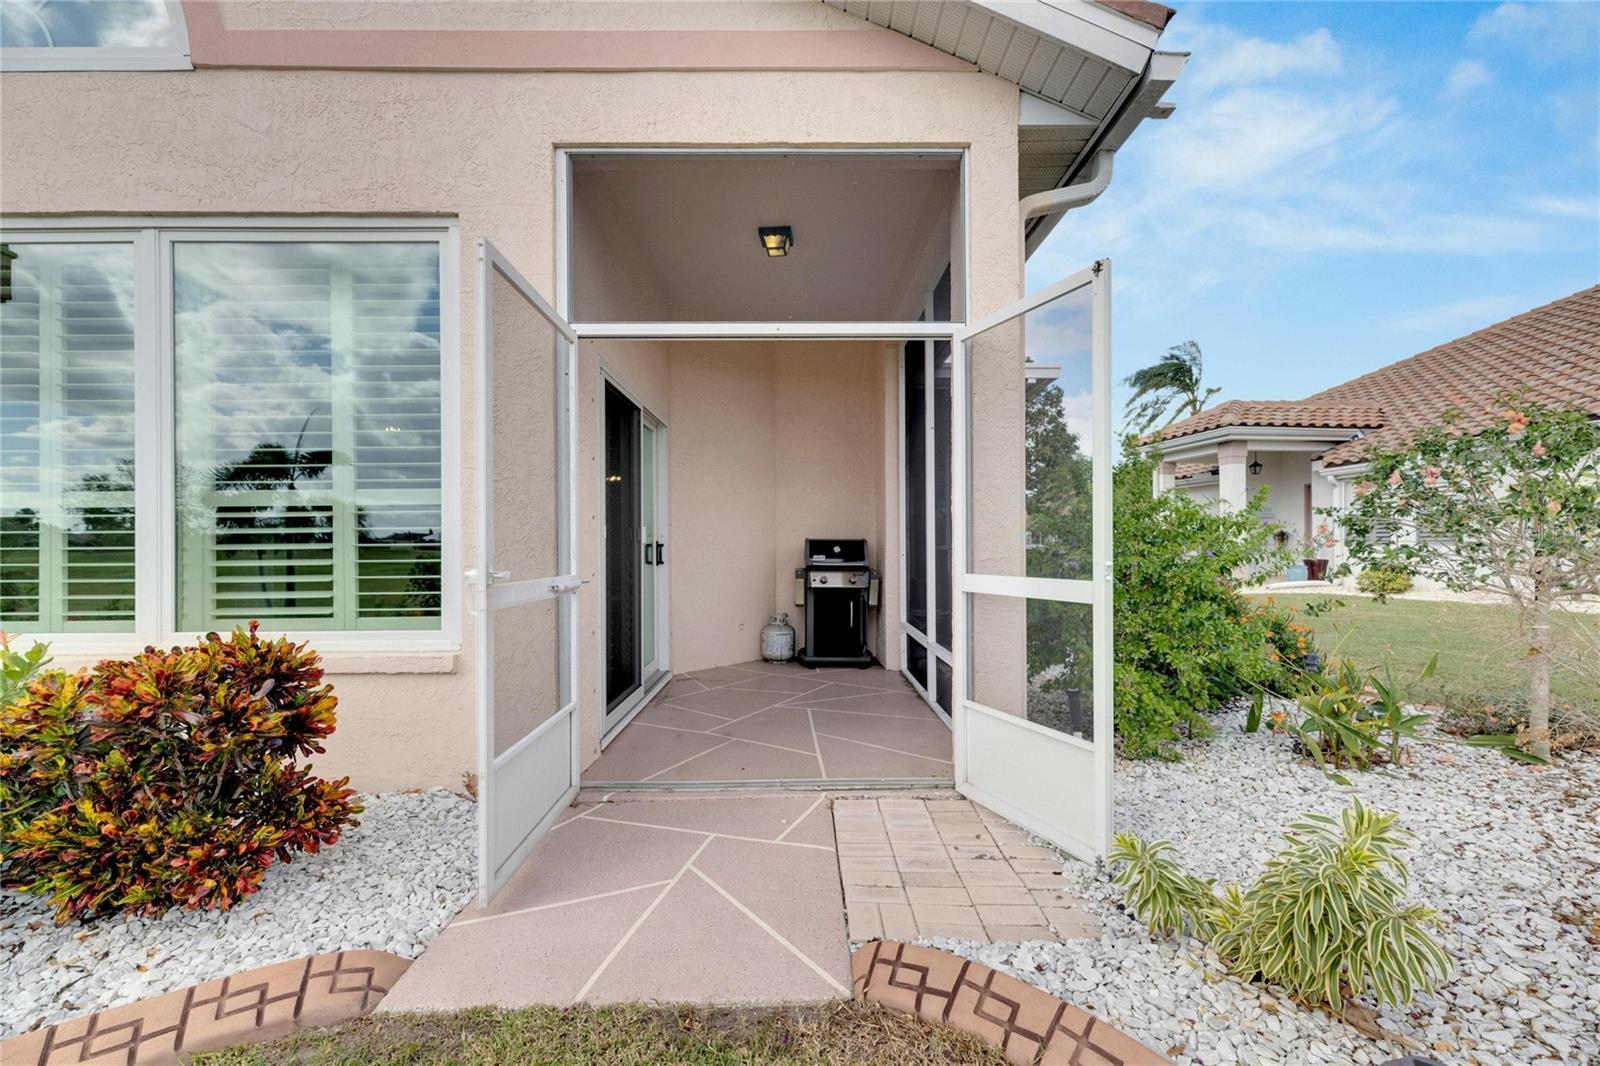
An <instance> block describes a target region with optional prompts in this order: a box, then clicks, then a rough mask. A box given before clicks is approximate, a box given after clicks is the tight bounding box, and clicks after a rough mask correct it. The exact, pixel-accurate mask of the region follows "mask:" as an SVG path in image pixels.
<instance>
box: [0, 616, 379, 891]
mask: <svg viewBox="0 0 1600 1066" xmlns="http://www.w3.org/2000/svg"><path fill="white" fill-rule="evenodd" d="M337 702H338V701H337V699H336V697H335V696H334V694H333V689H332V686H330V685H327V684H324V683H323V681H322V668H321V666H320V663H319V660H318V657H317V655H316V654H315V653H314V652H312V651H311V650H309V649H308V648H307V647H306V646H305V645H303V644H292V643H290V642H289V641H287V640H262V639H261V638H259V637H258V636H257V635H256V627H255V626H254V624H252V625H251V627H250V629H249V631H248V632H246V631H244V630H242V629H241V630H236V631H235V632H234V633H233V634H232V635H231V636H230V637H228V638H221V637H218V636H217V635H216V634H215V633H212V634H209V635H207V636H206V637H205V639H204V640H202V641H201V642H200V643H199V644H198V645H196V646H193V647H189V648H173V649H171V650H169V651H160V650H158V649H155V648H146V649H145V650H144V651H143V652H142V653H140V654H139V655H136V656H134V657H133V658H131V659H127V660H108V661H105V662H102V663H100V664H99V665H98V666H96V667H95V668H94V669H93V670H92V671H79V672H78V673H75V674H69V673H65V672H62V671H52V672H49V673H45V674H43V675H41V676H40V677H38V678H37V679H35V680H34V681H32V682H31V683H30V684H29V685H28V686H27V689H26V691H25V693H23V694H22V695H21V696H20V697H19V698H16V699H13V700H12V701H11V702H9V703H8V704H6V705H5V706H4V707H3V708H0V752H3V754H0V885H3V886H4V887H6V888H11V889H16V890H19V891H22V892H28V893H32V894H35V895H40V896H44V897H46V898H47V899H48V900H49V902H50V904H51V905H52V906H53V907H55V909H56V918H57V920H58V921H66V920H68V919H70V918H74V917H93V916H96V915H101V914H105V913H108V912H112V911H118V910H123V911H128V912H131V913H136V914H147V915H148V914H157V913H160V912H162V911H165V910H166V909H167V908H168V907H171V906H174V905H182V906H184V907H186V908H190V909H193V908H196V907H214V908H220V909H226V908H228V907H231V906H232V905H233V904H234V903H236V902H238V901H239V900H240V899H242V898H244V897H245V896H248V895H249V894H251V893H252V892H254V891H255V890H256V889H257V888H258V887H259V885H260V882H261V878H262V875H263V874H264V873H265V872H266V869H267V867H268V866H270V865H271V864H272V863H273V862H275V861H283V862H287V861H289V860H290V859H292V858H293V857H294V856H295V855H296V854H298V853H299V852H301V851H313V852H314V851H316V850H317V849H318V848H319V847H321V846H322V845H324V844H331V843H333V842H335V841H336V840H338V838H339V833H340V830H341V829H343V828H344V827H345V826H349V825H354V824H356V821H355V815H356V814H357V813H359V812H360V808H359V807H358V806H356V805H354V804H353V803H352V801H351V798H352V796H353V795H354V793H353V792H352V791H351V790H350V789H349V788H347V787H346V784H347V779H344V778H341V779H339V780H337V781H326V780H322V779H320V778H317V777H313V776H311V774H310V772H309V770H310V768H309V767H301V766H298V765H296V759H297V758H298V757H300V756H304V755H308V754H310V753H312V752H321V751H322V750H323V747H322V740H323V738H325V737H327V736H328V735H329V734H330V733H332V732H333V729H334V708H335V706H336V704H337Z"/></svg>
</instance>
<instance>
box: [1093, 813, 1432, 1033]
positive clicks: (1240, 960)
mask: <svg viewBox="0 0 1600 1066" xmlns="http://www.w3.org/2000/svg"><path fill="white" fill-rule="evenodd" d="M1396 819H1397V816H1396V815H1394V814H1385V813H1381V812H1378V811H1372V810H1369V809H1368V808H1367V807H1365V806H1364V805H1363V804H1362V803H1361V801H1360V799H1356V800H1355V801H1354V802H1353V803H1352V804H1351V806H1350V807H1348V808H1346V809H1345V810H1344V811H1343V813H1341V814H1340V815H1339V817H1338V818H1337V819H1334V818H1331V817H1329V816H1328V815H1324V814H1308V815H1304V816H1302V817H1301V818H1300V820H1299V821H1297V822H1295V823H1294V824H1293V825H1291V826H1289V829H1288V832H1286V833H1285V834H1284V839H1285V840H1286V841H1288V847H1286V848H1284V849H1283V850H1282V851H1280V852H1279V853H1278V854H1277V855H1275V856H1274V857H1273V858H1272V859H1270V860H1269V861H1268V862H1267V866H1266V869H1265V870H1264V871H1263V872H1262V874H1261V876H1260V877H1259V878H1257V879H1256V882H1255V883H1254V884H1253V885H1251V886H1250V887H1249V888H1248V889H1243V890H1241V889H1240V888H1239V886H1238V885H1234V884H1229V885H1226V886H1224V887H1223V889H1222V891H1221V893H1220V895H1219V894H1217V893H1216V892H1215V891H1214V890H1213V888H1212V886H1211V883H1210V882H1208V881H1202V880H1200V879H1198V878H1195V877H1193V876H1192V875H1190V874H1186V873H1184V872H1183V871H1182V870H1181V869H1180V868H1179V867H1178V866H1177V864H1176V863H1174V862H1172V861H1171V860H1170V859H1166V858H1164V856H1162V855H1161V852H1162V851H1164V850H1165V849H1166V847H1168V845H1167V843H1166V842H1165V841H1157V842H1155V843H1153V844H1146V843H1144V842H1142V841H1140V840H1139V839H1138V838H1137V837H1135V836H1133V835H1132V834H1126V833H1124V834H1121V835H1119V836H1118V838H1117V849H1116V850H1115V851H1114V852H1113V854H1112V859H1113V861H1121V862H1122V863H1123V864H1124V865H1123V867H1122V869H1121V870H1119V871H1118V872H1117V873H1116V875H1115V877H1114V880H1115V881H1116V883H1117V884H1118V885H1120V886H1122V887H1123V888H1124V889H1125V890H1126V891H1127V893H1128V902H1129V905H1130V906H1131V907H1132V909H1133V911H1134V913H1135V914H1136V915H1137V916H1138V917H1139V918H1141V919H1142V920H1144V921H1146V922H1148V923H1149V924H1150V925H1151V927H1152V929H1155V930H1157V931H1161V930H1164V929H1173V928H1176V926H1174V925H1173V918H1174V915H1181V916H1184V917H1187V918H1188V919H1189V923H1190V926H1191V927H1192V928H1193V929H1194V931H1195V933H1196V935H1198V936H1201V937H1205V938H1209V939H1210V941H1211V945H1212V947H1214V948H1215V949H1216V952H1217V955H1218V956H1219V957H1220V958H1221V959H1222V960H1223V961H1224V963H1225V964H1226V965H1227V967H1228V969H1229V971H1230V972H1232V973H1233V974H1234V975H1235V976H1237V977H1239V978H1241V979H1244V980H1253V979H1255V978H1257V977H1259V978H1260V979H1261V980H1263V981H1265V982H1267V983H1268V984H1275V985H1279V986H1282V987H1283V988H1286V989H1287V990H1288V991H1289V992H1290V993H1291V994H1292V995H1293V996H1295V997H1296V998H1298V999H1301V1000H1303V1001H1305V1002H1308V1003H1319V1004H1326V1005H1328V1006H1330V1007H1332V1008H1333V1009H1334V1010H1336V1011H1337V1010H1340V1009H1341V1008H1342V1007H1343V1005H1344V1001H1345V1000H1346V999H1349V998H1353V997H1356V996H1361V995H1364V994H1366V993H1367V992H1369V991H1370V992H1371V993H1372V994H1373V995H1374V996H1375V997H1376V999H1377V1000H1378V1002H1380V1003H1387V1004H1391V1005H1394V1006H1405V1005H1406V1004H1407V1003H1409V1002H1410V1001H1411V999H1412V998H1413V997H1414V996H1415V995H1416V993H1418V992H1420V991H1426V990H1429V989H1433V988H1437V987H1438V986H1439V985H1440V984H1442V983H1443V982H1444V981H1445V980H1447V979H1448V978H1449V976H1450V972H1451V964H1450V959H1449V957H1448V956H1447V955H1446V954H1445V953H1444V950H1443V949H1442V948H1440V947H1439V945H1438V944H1437V943H1435V942H1434V940H1433V938H1432V936H1430V935H1429V932H1428V931H1429V929H1431V928H1434V927H1437V926H1438V925H1439V917H1438V914H1437V912H1435V911H1434V910H1432V909H1431V908H1428V907H1424V906H1421V905H1418V904H1408V903H1406V902H1405V894H1406V888H1407V884H1408V881H1409V877H1410V874H1409V870H1408V869H1407V867H1406V864H1405V860H1404V859H1402V858H1401V856H1400V852H1401V850H1402V849H1403V848H1404V847H1405V846H1406V844H1407V843H1408V842H1409V836H1410V835H1409V834H1408V833H1407V832H1406V831H1405V830H1403V829H1401V828H1400V827H1399V825H1397V824H1396Z"/></svg>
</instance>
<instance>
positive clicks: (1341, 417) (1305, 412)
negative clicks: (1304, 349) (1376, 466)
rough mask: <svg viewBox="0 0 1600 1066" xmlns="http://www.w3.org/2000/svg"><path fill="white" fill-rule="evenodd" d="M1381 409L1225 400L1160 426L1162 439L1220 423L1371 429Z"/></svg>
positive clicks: (1379, 421) (1380, 416)
mask: <svg viewBox="0 0 1600 1066" xmlns="http://www.w3.org/2000/svg"><path fill="white" fill-rule="evenodd" d="M1383 422H1384V419H1383V411H1381V410H1380V409H1379V408H1378V407H1377V406H1375V405H1372V404H1353V403H1331V402H1330V403H1324V404H1310V403H1307V402H1306V401H1304V400H1227V401H1224V402H1223V403H1219V404H1217V406H1215V407H1210V408H1207V409H1206V410H1204V411H1201V412H1200V413H1199V414H1197V415H1190V416H1189V417H1188V418H1185V419H1182V420H1180V421H1177V422H1174V423H1172V425H1170V426H1168V427H1167V428H1166V429H1164V430H1162V431H1161V433H1160V437H1161V439H1162V440H1173V439H1175V438H1177V437H1192V436H1194V435H1195V434H1196V433H1204V432H1205V431H1206V430H1208V429H1220V428H1221V427H1223V426H1296V427H1303V428H1306V429H1350V430H1357V429H1373V428H1375V427H1377V426H1381V425H1383Z"/></svg>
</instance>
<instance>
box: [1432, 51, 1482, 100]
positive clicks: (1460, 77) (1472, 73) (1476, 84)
mask: <svg viewBox="0 0 1600 1066" xmlns="http://www.w3.org/2000/svg"><path fill="white" fill-rule="evenodd" d="M1492 81H1494V75H1493V74H1490V73H1489V68H1488V67H1487V66H1486V65H1485V64H1483V63H1482V62H1480V61H1479V60H1476V59H1462V60H1458V61H1457V62H1456V65H1455V66H1453V67H1451V68H1450V76H1449V77H1447V78H1446V79H1445V81H1444V93H1443V95H1444V98H1445V99H1446V100H1459V99H1461V98H1462V97H1463V96H1466V95H1468V94H1469V93H1471V92H1473V91H1475V90H1477V89H1481V88H1483V87H1484V86H1485V85H1488V84H1489V83H1490V82H1492Z"/></svg>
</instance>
